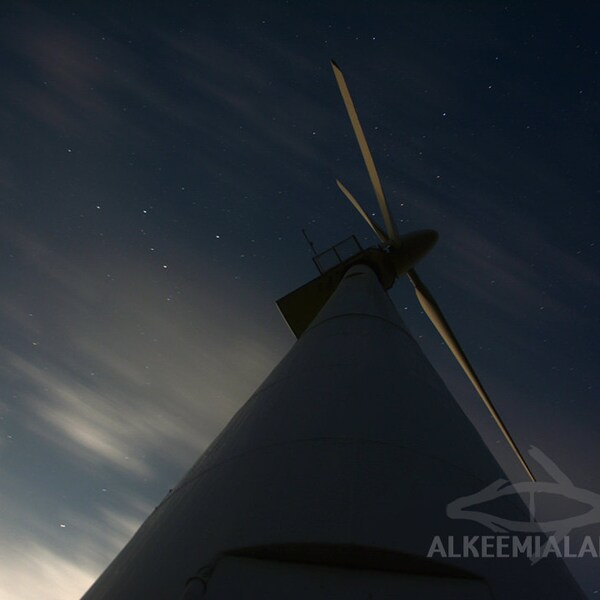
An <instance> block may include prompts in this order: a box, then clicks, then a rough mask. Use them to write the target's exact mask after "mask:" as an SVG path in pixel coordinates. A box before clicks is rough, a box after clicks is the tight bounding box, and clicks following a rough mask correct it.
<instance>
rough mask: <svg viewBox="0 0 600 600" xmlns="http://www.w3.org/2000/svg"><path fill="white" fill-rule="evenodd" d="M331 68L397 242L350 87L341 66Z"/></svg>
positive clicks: (389, 233)
mask: <svg viewBox="0 0 600 600" xmlns="http://www.w3.org/2000/svg"><path fill="white" fill-rule="evenodd" d="M331 66H332V68H333V74H334V75H335V79H336V81H337V84H338V87H339V88H340V93H341V94H342V99H343V100H344V105H345V106H346V110H347V111H348V116H349V117H350V122H351V123H352V128H353V129H354V135H356V139H357V140H358V145H359V147H360V152H361V154H362V157H363V159H364V161H365V165H366V167H367V171H368V172H369V178H370V179H371V184H372V186H373V189H374V190H375V196H376V197H377V203H378V204H379V210H381V214H382V215H383V222H384V224H385V229H386V232H387V237H388V238H389V239H392V240H395V239H396V238H397V237H398V233H397V232H396V228H395V227H394V220H393V219H392V214H391V212H390V208H389V206H388V203H387V201H386V199H385V195H384V194H383V188H382V187H381V181H380V179H379V175H378V174H377V169H376V168H375V163H374V162H373V157H372V156H371V151H370V150H369V145H368V144H367V138H366V137H365V134H364V132H363V129H362V126H361V124H360V121H359V120H358V114H357V113H356V109H355V108H354V102H352V97H351V96H350V91H349V90H348V86H347V85H346V80H345V79H344V74H343V73H342V71H341V69H340V68H339V66H338V65H337V64H336V63H335V61H333V60H332V61H331Z"/></svg>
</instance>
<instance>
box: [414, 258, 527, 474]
mask: <svg viewBox="0 0 600 600" xmlns="http://www.w3.org/2000/svg"><path fill="white" fill-rule="evenodd" d="M407 275H408V278H409V279H410V281H411V283H412V284H413V286H414V288H415V292H416V294H417V298H418V300H419V302H420V304H421V306H422V307H423V310H424V311H425V314H426V315H427V316H428V317H429V319H430V321H431V322H432V323H433V325H434V327H435V328H436V329H437V330H438V333H439V334H440V335H441V336H442V338H443V340H444V342H446V345H447V346H448V348H450V351H451V352H452V354H454V358H456V360H457V361H458V364H459V365H460V366H461V367H462V369H463V371H464V372H465V373H466V375H467V377H468V378H469V379H470V381H471V383H472V384H473V387H474V388H475V390H477V393H478V394H479V396H480V397H481V399H482V400H483V403H484V404H485V406H486V407H487V409H488V410H489V411H490V414H491V415H492V417H493V419H494V421H496V425H498V427H499V429H500V431H501V432H502V433H503V434H504V437H505V438H506V441H507V442H508V444H509V446H510V447H511V448H512V450H513V452H514V453H515V454H516V456H517V458H518V459H519V462H520V463H521V465H523V468H524V469H525V471H526V472H527V475H528V476H529V477H530V479H531V481H535V477H534V475H533V473H532V472H531V469H530V468H529V467H528V466H527V463H526V462H525V458H523V455H522V454H521V452H520V451H519V449H518V448H517V445H516V444H515V442H514V440H513V439H512V437H511V435H510V433H509V432H508V429H507V428H506V426H505V425H504V423H503V422H502V419H501V418H500V415H499V414H498V411H497V410H496V409H495V408H494V405H493V404H492V401H491V400H490V397H489V396H488V394H487V392H486V391H485V389H484V388H483V385H481V382H480V381H479V378H478V377H477V374H476V373H475V371H474V369H473V367H472V366H471V364H470V363H469V360H468V359H467V357H466V355H465V353H464V352H463V350H462V348H461V347H460V345H459V343H458V340H457V339H456V337H455V336H454V333H453V332H452V330H451V329H450V326H449V325H448V322H447V321H446V319H445V317H444V315H443V314H442V311H441V309H440V307H439V306H438V304H437V302H436V301H435V299H434V298H433V296H432V294H431V292H430V291H429V289H428V288H427V286H426V285H425V284H424V283H423V282H422V281H421V279H420V277H419V276H418V275H417V273H416V271H415V270H414V269H410V270H409V271H408V272H407Z"/></svg>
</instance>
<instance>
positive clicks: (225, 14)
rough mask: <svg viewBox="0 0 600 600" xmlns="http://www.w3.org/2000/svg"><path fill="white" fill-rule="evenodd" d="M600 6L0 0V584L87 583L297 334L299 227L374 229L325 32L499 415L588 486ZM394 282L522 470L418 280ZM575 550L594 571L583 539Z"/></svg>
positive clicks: (596, 418) (504, 456) (46, 590)
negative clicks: (283, 313)
mask: <svg viewBox="0 0 600 600" xmlns="http://www.w3.org/2000/svg"><path fill="white" fill-rule="evenodd" d="M599 17H600V6H599V5H598V4H597V3H595V2H557V3H552V2H539V3H536V2H516V1H515V2H441V1H440V2H436V1H433V0H432V1H429V2H416V1H413V2H401V1H396V2H393V1H391V0H390V1H388V2H383V1H379V2H377V1H376V2H353V1H346V2H339V3H338V2H322V3H321V2H319V3H317V2H314V3H312V2H304V3H302V2H284V1H279V2H275V1H273V2H251V3H245V2H237V3H236V2H218V3H217V2H214V3H213V2H210V3H209V2H176V1H173V2H150V1H148V2H143V3H139V4H137V3H134V2H118V3H116V2H115V3H111V2H72V3H66V2H58V1H56V0H52V1H47V2H38V3H30V2H26V1H18V2H12V1H10V0H4V2H2V6H1V7H0V34H1V35H0V65H1V73H2V77H1V80H0V94H1V95H0V98H1V102H0V122H1V123H2V136H1V137H0V207H1V212H0V215H1V217H0V241H1V252H0V274H1V279H0V285H1V288H0V289H1V294H0V355H1V361H0V476H1V483H0V596H1V597H2V598H6V599H10V600H12V599H15V600H29V599H31V600H33V599H35V600H39V599H40V598H45V599H50V600H55V599H57V600H58V599H60V600H70V599H75V598H78V597H79V595H80V594H81V593H83V591H84V590H85V589H87V587H88V586H89V585H90V584H91V582H92V581H93V580H94V579H95V578H96V577H97V575H98V574H99V573H100V572H101V571H102V570H103V568H104V567H105V566H106V565H107V564H108V562H109V561H110V560H111V559H112V558H113V556H114V555H115V554H116V552H117V551H118V550H119V549H120V548H121V547H122V546H123V544H124V543H125V542H126V541H127V540H128V539H129V538H130V536H131V535H132V533H133V532H134V531H135V529H136V528H137V526H138V525H139V523H140V522H141V521H142V520H143V519H144V518H145V517H146V516H147V515H148V513H149V512H150V511H151V510H152V508H153V507H154V506H155V505H156V504H158V502H159V501H160V500H161V499H162V497H163V496H164V495H165V494H166V493H167V491H168V490H169V488H171V487H173V486H174V484H175V483H176V482H177V481H178V480H179V479H180V477H181V476H182V475H183V474H184V472H185V471H186V470H187V469H188V468H189V467H190V466H191V465H192V463H193V462H194V461H195V459H196V458H197V456H198V455H199V454H200V453H201V452H202V450H203V449H204V448H206V446H207V444H208V443H210V441H211V440H212V439H213V438H214V436H215V435H216V434H217V433H218V432H219V431H220V429H221V428H222V427H223V426H224V425H225V424H226V422H227V421H228V419H229V418H230V417H231V416H232V414H233V413H234V412H235V410H237V408H239V407H240V406H241V405H242V403H243V402H244V401H245V400H246V399H247V398H248V396H249V395H250V394H251V393H252V391H253V390H254V389H255V388H256V387H257V386H258V384H259V383H260V382H261V381H262V379H263V378H264V377H265V376H266V375H267V374H268V373H269V371H270V370H271V369H272V368H273V367H274V366H275V364H276V363H277V362H278V360H279V359H280V358H281V357H282V356H283V355H284V353H285V352H286V351H287V350H288V349H289V348H290V347H291V345H292V344H293V341H294V338H293V336H292V335H291V333H290V332H289V330H288V328H287V326H286V325H285V323H284V322H283V320H282V319H281V317H280V315H279V314H278V311H277V309H276V307H275V304H274V301H275V300H276V299H278V298H279V297H281V296H283V295H284V294H286V293H288V292H289V291H291V290H293V289H295V288H296V287H298V286H300V285H301V284H303V283H305V282H306V281H308V280H309V279H311V278H313V277H314V276H315V275H316V270H315V268H314V265H313V264H312V261H311V255H310V250H309V248H308V245H307V244H306V242H305V240H304V238H303V236H302V233H301V230H302V229H303V228H304V229H306V230H307V233H308V235H309V236H310V237H311V239H312V240H313V241H314V243H315V245H316V246H317V249H319V250H324V249H326V248H328V247H329V246H331V245H333V244H334V243H336V242H338V241H340V240H341V239H343V238H345V237H347V236H348V235H350V234H353V233H354V234H356V235H357V237H358V238H359V239H360V241H361V243H362V244H363V246H365V247H366V246H368V245H373V244H375V242H376V240H375V239H374V237H373V235H372V234H371V232H370V230H369V229H368V227H367V226H366V225H365V224H364V222H363V221H362V220H361V218H360V216H358V214H357V213H356V212H355V210H354V209H353V208H352V207H351V205H350V204H349V203H348V202H347V200H346V199H345V198H344V197H343V196H342V194H341V193H340V192H339V190H338V189H337V187H336V185H335V177H338V178H340V179H341V180H342V181H343V182H344V184H345V185H346V186H347V187H348V188H349V189H350V190H351V191H352V192H353V193H354V195H355V196H357V198H359V200H360V201H361V202H362V203H363V205H364V206H366V207H368V208H369V209H370V210H372V211H374V212H375V211H376V206H377V205H376V202H375V198H374V195H373V192H372V189H371V187H370V183H369V179H368V176H367V173H366V170H365V168H364V165H363V162H362V159H361V156H360V153H359V150H358V146H357V144H356V141H355V139H354V136H353V133H352V129H351V126H350V122H349V120H348V117H347V115H346V112H345V109H344V106H343V103H342V100H341V97H340V95H339V92H338V90H337V86H336V84H335V80H334V77H333V74H332V72H331V68H330V65H329V60H330V59H331V58H335V59H336V61H337V62H338V63H339V64H340V66H341V67H342V68H343V69H344V73H345V75H346V80H347V82H348V85H349V87H350V91H351V92H352V94H353V97H354V100H355V102H356V106H357V109H358V111H359V115H360V117H361V120H362V123H363V127H364V129H365V133H366V135H367V139H368V140H369V143H370V145H371V149H372V152H373V155H374V158H375V162H376V164H377V166H378V169H379V173H380V175H381V178H382V183H383V187H384V189H385V191H386V194H387V197H388V201H389V203H390V205H391V208H392V211H393V213H394V216H395V218H396V221H397V227H398V230H399V231H400V233H403V232H408V231H410V230H413V229H422V228H434V229H436V230H438V231H439V233H440V241H439V243H438V245H437V246H436V248H435V249H434V250H433V251H432V253H431V254H430V255H429V256H428V257H427V258H426V259H425V261H424V262H423V263H422V265H421V266H420V269H419V272H420V274H421V276H422V278H423V279H424V281H425V282H426V283H427V284H428V286H429V287H430V288H431V290H432V291H433V293H434V294H435V295H436V298H437V300H438V302H439V303H440V305H441V306H442V308H443V310H444V312H445V313H446V316H447V318H448V320H449V321H450V323H451V325H452V326H453V328H454V330H455V332H456V334H457V336H458V338H459V340H460V341H461V342H462V344H463V346H464V349H465V351H466V352H467V354H468V355H469V357H470V358H471V360H472V362H473V364H474V366H475V368H476V369H477V370H478V372H479V374H480V376H481V378H482V380H483V382H484V385H485V386H486V387H487V388H488V391H489V392H490V395H491V396H492V398H493V399H494V401H495V403H496V405H497V407H498V410H499V411H500V413H501V415H502V416H503V418H504V420H505V422H506V424H507V426H508V427H509V429H510V431H511V432H512V434H513V437H514V438H515V440H516V441H517V443H518V444H519V445H520V446H521V447H522V448H523V449H524V450H525V449H527V447H528V446H529V445H530V444H532V445H534V446H536V447H538V448H540V449H541V450H542V451H543V452H544V453H546V454H547V455H548V456H550V457H551V458H552V459H553V460H554V461H555V462H556V463H557V464H558V465H559V466H560V468H561V469H562V470H563V471H564V472H565V473H566V474H568V476H569V477H570V478H571V479H572V480H573V482H574V483H575V485H577V486H579V487H583V488H586V489H590V490H592V491H595V492H597V493H600V470H599V468H598V467H599V459H598V456H599V452H600V439H599V436H598V431H600V407H599V405H598V391H597V390H598V383H599V382H598V367H597V365H598V361H597V357H598V355H599V344H598V333H599V331H598V330H599V327H598V316H597V314H598V311H597V309H598V305H597V298H598V292H599V290H598V288H599V283H600V277H599V275H598V268H597V266H598V245H597V241H598V222H599V216H600V215H599V210H598V207H599V200H600V181H599V168H598V167H599V164H600V152H599V145H600V144H599V141H598V131H599V126H600V111H599V104H598V100H599V81H598V73H599V67H600V64H599V63H600V60H599V58H600V57H599V53H598V47H599V43H598V39H599V36H598V23H599ZM377 217H378V220H379V221H382V219H381V218H379V215H378V214H377ZM391 296H392V299H393V300H394V302H395V304H396V306H397V308H398V310H399V311H400V313H401V315H402V317H403V318H405V320H406V322H407V324H408V325H409V327H410V328H411V331H412V332H413V334H414V336H415V337H416V338H417V339H418V341H419V342H420V343H421V345H422V347H423V348H424V350H425V352H426V354H427V356H428V357H429V358H430V360H431V361H432V363H433V364H434V366H435V367H436V368H437V369H438V371H439V372H440V374H441V375H442V377H443V378H444V380H445V381H446V382H447V384H448V386H449V387H450V389H451V390H452V392H453V393H454V394H455V396H456V398H457V401H458V402H459V403H460V404H461V406H462V407H463V408H464V410H465V411H466V412H467V414H469V416H470V417H471V418H472V420H473V421H474V422H475V424H476V426H477V427H478V429H479V431H480V432H481V433H482V435H483V436H484V438H485V439H486V441H487V442H488V443H489V445H490V446H491V448H492V450H493V451H494V453H495V454H496V456H497V457H498V459H499V460H500V461H501V463H502V464H503V466H504V467H505V468H506V470H507V472H508V473H509V474H510V475H511V476H512V477H514V478H515V479H516V480H522V479H523V473H522V472H521V470H520V467H519V465H518V463H517V462H516V460H515V459H514V457H513V456H511V454H510V452H509V451H508V450H507V449H506V448H505V444H504V442H503V441H502V440H501V435H500V434H499V433H498V431H497V429H496V428H495V425H494V424H493V422H492V420H491V419H490V417H489V415H488V414H487V413H486V411H485V409H484V408H483V407H482V406H481V403H480V401H479V399H478V397H477V396H476V394H475V393H474V392H473V391H472V390H471V388H470V384H469V383H468V381H467V380H466V378H465V376H464V374H463V373H462V371H461V370H460V368H459V367H458V366H457V365H456V364H455V362H454V360H453V359H452V357H451V355H450V353H449V352H448V350H447V348H445V346H444V344H443V342H442V341H441V339H440V338H439V336H438V334H437V333H436V332H435V330H434V329H433V327H432V326H431V324H430V323H429V322H428V320H427V318H426V317H425V315H424V314H423V313H422V311H421V309H420V307H419V304H418V302H417V301H416V298H415V297H414V294H413V292H412V287H411V286H410V284H409V282H408V281H407V280H403V281H400V282H398V283H397V284H396V286H395V288H394V289H393V291H392V292H391ZM365 352H368V348H365ZM390 359H391V360H393V357H391V358H390ZM533 466H534V469H535V467H536V465H533ZM399 476H401V474H399ZM542 477H543V474H542ZM490 483H491V482H490ZM578 533H579V534H581V535H583V534H588V535H594V536H598V535H600V525H595V526H590V527H588V528H587V529H586V530H585V531H584V530H580V531H579V532H578ZM573 535H575V534H573ZM568 564H569V566H570V568H571V569H572V570H573V572H574V573H575V574H576V575H577V577H578V578H579V580H580V581H581V583H582V586H583V587H584V589H585V591H586V592H587V593H588V594H589V595H590V598H596V597H598V596H596V595H595V594H594V591H595V590H600V570H599V569H598V566H597V565H598V559H586V560H583V559H581V560H572V561H569V563H568Z"/></svg>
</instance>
